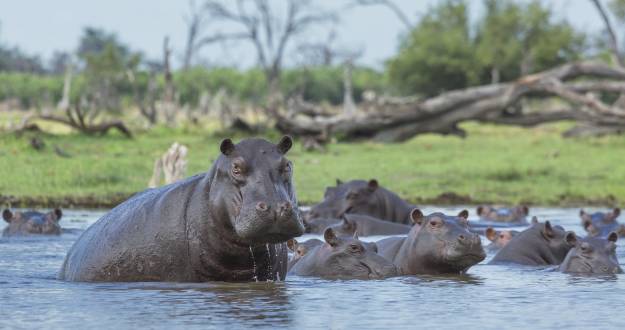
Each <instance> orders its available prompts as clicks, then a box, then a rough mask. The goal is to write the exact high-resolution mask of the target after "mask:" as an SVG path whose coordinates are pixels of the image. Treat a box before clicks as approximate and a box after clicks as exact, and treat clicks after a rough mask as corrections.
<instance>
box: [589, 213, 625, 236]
mask: <svg viewBox="0 0 625 330" xmlns="http://www.w3.org/2000/svg"><path fill="white" fill-rule="evenodd" d="M620 214H621V209H619V208H615V209H614V210H612V211H610V212H595V213H586V211H584V210H583V209H582V210H580V211H579V216H580V217H581V218H582V227H584V229H585V230H586V232H587V233H588V236H591V237H603V238H607V237H608V235H609V234H610V233H611V232H616V233H617V234H618V235H619V236H625V225H622V224H619V223H618V221H616V219H617V218H618V216H619V215H620Z"/></svg>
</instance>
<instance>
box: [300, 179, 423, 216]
mask: <svg viewBox="0 0 625 330" xmlns="http://www.w3.org/2000/svg"><path fill="white" fill-rule="evenodd" d="M413 208H414V206H412V205H410V204H408V203H407V202H405V201H404V200H403V199H401V198H400V197H399V196H397V194H395V193H393V192H391V191H389V190H387V189H385V188H383V187H381V186H379V184H378V181H377V180H375V179H371V180H369V181H364V180H353V181H349V182H345V183H339V184H338V185H337V186H336V187H334V188H333V189H331V190H326V196H325V197H324V200H323V201H322V202H321V203H319V204H317V205H315V206H313V207H312V208H311V209H310V212H309V214H308V216H307V219H314V218H339V217H341V216H342V215H343V214H345V213H354V214H364V215H369V216H372V217H375V218H378V219H382V220H386V221H391V222H397V223H403V224H410V221H411V220H410V211H411V210H412V209H413Z"/></svg>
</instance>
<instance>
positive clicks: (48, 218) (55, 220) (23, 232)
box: [2, 209, 63, 236]
mask: <svg viewBox="0 0 625 330" xmlns="http://www.w3.org/2000/svg"><path fill="white" fill-rule="evenodd" d="M61 217H63V212H62V211H61V209H54V210H52V211H50V212H48V213H41V212H37V211H27V212H15V213H13V212H11V210H9V209H5V210H4V211H3V212H2V218H3V219H4V221H6V222H8V225H7V226H6V228H4V230H3V231H2V236H28V235H61V226H60V225H59V221H61Z"/></svg>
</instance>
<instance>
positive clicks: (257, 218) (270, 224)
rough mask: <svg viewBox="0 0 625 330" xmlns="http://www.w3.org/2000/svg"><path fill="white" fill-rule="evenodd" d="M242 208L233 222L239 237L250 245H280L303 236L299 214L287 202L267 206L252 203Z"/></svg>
mask: <svg viewBox="0 0 625 330" xmlns="http://www.w3.org/2000/svg"><path fill="white" fill-rule="evenodd" d="M252 205H253V207H252V206H249V207H246V206H244V207H243V208H242V209H241V213H240V214H239V217H238V218H239V219H237V220H235V226H234V229H235V231H236V233H237V235H238V236H239V237H241V238H242V239H243V240H245V241H249V242H251V243H259V244H264V243H281V242H285V241H287V240H289V239H291V238H293V237H298V236H301V235H303V234H304V224H303V222H302V218H301V215H300V212H299V210H298V209H297V208H294V207H293V204H292V203H291V202H289V201H282V202H278V203H273V204H268V203H266V202H262V201H261V202H257V203H253V204H252Z"/></svg>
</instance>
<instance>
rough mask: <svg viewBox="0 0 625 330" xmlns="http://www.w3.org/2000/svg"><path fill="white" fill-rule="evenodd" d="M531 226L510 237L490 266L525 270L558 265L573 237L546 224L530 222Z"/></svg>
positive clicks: (560, 228)
mask: <svg viewBox="0 0 625 330" xmlns="http://www.w3.org/2000/svg"><path fill="white" fill-rule="evenodd" d="M532 223H533V224H532V226H531V227H529V228H527V229H526V230H524V231H522V232H520V233H519V234H518V235H516V236H515V237H513V238H512V239H511V240H510V242H508V244H506V246H504V247H503V248H501V250H499V252H497V254H496V255H495V257H493V259H492V260H491V261H490V264H500V263H514V264H520V265H526V266H545V265H559V264H561V263H562V261H563V260H564V258H565V257H566V254H567V253H568V252H569V250H570V249H571V248H572V247H573V246H574V245H575V242H576V240H577V236H575V233H574V232H572V231H565V230H564V228H562V227H560V226H552V225H551V223H550V222H549V221H545V223H539V222H537V221H532Z"/></svg>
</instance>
